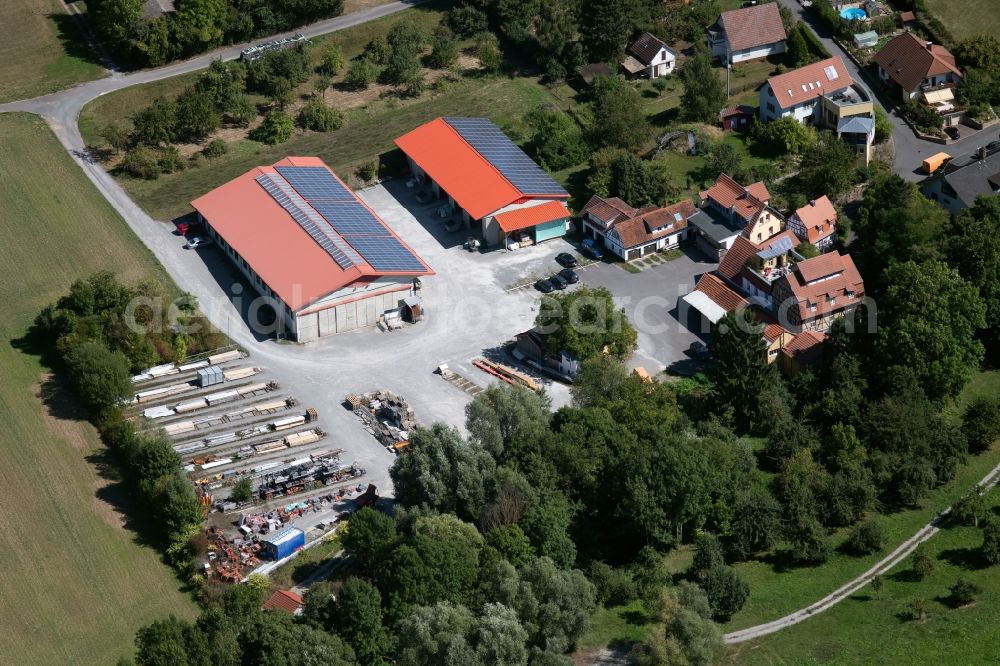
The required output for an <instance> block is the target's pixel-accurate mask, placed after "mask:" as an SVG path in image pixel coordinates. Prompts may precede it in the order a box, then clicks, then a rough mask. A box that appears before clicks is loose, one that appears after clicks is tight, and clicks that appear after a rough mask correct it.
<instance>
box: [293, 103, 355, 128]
mask: <svg viewBox="0 0 1000 666" xmlns="http://www.w3.org/2000/svg"><path fill="white" fill-rule="evenodd" d="M343 124H344V117H343V116H342V115H341V113H340V111H338V110H337V109H334V108H333V107H330V106H327V105H326V104H324V103H323V100H321V99H319V98H315V97H314V98H313V99H311V100H309V101H308V102H306V104H305V106H303V107H302V109H301V110H300V111H299V125H300V126H301V127H303V128H305V129H307V130H312V131H313V132H332V131H334V130H336V129H340V126H341V125H343Z"/></svg>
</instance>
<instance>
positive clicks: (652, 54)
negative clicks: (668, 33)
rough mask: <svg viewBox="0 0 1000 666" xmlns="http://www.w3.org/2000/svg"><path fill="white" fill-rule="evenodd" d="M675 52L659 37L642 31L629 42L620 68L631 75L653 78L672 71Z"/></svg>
mask: <svg viewBox="0 0 1000 666" xmlns="http://www.w3.org/2000/svg"><path fill="white" fill-rule="evenodd" d="M676 64H677V54H676V53H674V51H673V49H671V48H670V47H669V46H667V45H666V43H664V42H663V41H662V40H661V39H658V38H657V37H655V36H653V35H651V34H650V33H648V32H644V33H642V34H641V35H640V36H639V39H637V40H635V41H634V42H632V43H631V44H629V47H628V52H627V53H626V54H625V61H624V62H622V68H624V70H625V71H626V72H628V73H629V74H630V75H631V76H644V77H646V78H647V79H655V78H658V77H661V76H666V75H667V74H671V73H672V72H673V71H674V67H675V66H676Z"/></svg>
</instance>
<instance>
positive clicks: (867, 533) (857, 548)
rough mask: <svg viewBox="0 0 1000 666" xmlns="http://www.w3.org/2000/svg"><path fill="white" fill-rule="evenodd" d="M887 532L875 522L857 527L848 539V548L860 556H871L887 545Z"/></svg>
mask: <svg viewBox="0 0 1000 666" xmlns="http://www.w3.org/2000/svg"><path fill="white" fill-rule="evenodd" d="M885 538H886V537H885V530H883V529H882V526H881V525H879V524H878V523H877V522H875V521H874V520H866V521H865V522H863V523H861V524H859V525H855V527H854V529H852V530H851V534H850V535H849V536H848V537H847V547H848V548H850V549H851V551H853V552H854V553H856V554H858V555H869V554H871V553H874V552H877V551H879V550H881V549H882V546H884V545H885Z"/></svg>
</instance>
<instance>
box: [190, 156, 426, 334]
mask: <svg viewBox="0 0 1000 666" xmlns="http://www.w3.org/2000/svg"><path fill="white" fill-rule="evenodd" d="M191 205H192V206H193V207H194V209H195V210H196V211H197V213H198V219H199V220H200V221H201V222H202V224H204V226H205V229H206V231H207V233H208V235H209V236H210V237H211V238H212V239H213V240H214V241H215V242H216V243H217V244H218V245H219V247H220V248H221V249H222V251H223V252H224V253H225V255H226V256H227V257H228V258H229V260H230V261H231V262H232V263H233V265H234V266H235V267H236V268H237V269H238V270H239V271H240V272H241V273H242V274H243V275H244V276H245V277H246V278H247V279H248V280H249V281H250V283H251V285H253V287H254V289H256V290H257V291H258V293H259V294H260V296H261V297H262V299H263V301H264V302H265V303H267V304H268V305H270V306H271V307H272V308H273V309H274V311H275V314H276V315H277V320H276V322H275V324H274V327H273V330H271V329H270V327H269V329H268V330H267V331H266V332H267V333H275V334H277V335H279V336H282V337H285V336H287V337H291V338H293V339H295V340H298V341H299V342H304V341H307V340H313V339H316V338H319V337H323V336H326V335H331V334H334V333H341V332H344V331H350V330H354V329H357V328H364V327H369V326H375V325H377V323H378V321H379V318H380V317H381V316H382V315H383V313H385V312H386V311H388V310H393V309H396V308H398V307H399V306H400V304H401V302H402V301H403V300H405V299H407V298H410V297H413V296H416V288H417V285H418V284H419V278H420V277H422V276H426V275H433V273H434V272H433V271H432V270H431V269H430V267H429V266H428V265H427V264H426V263H424V261H423V260H422V259H421V258H420V257H419V256H417V254H416V252H414V251H413V250H412V249H411V248H410V247H409V246H408V245H407V244H406V243H405V242H404V241H403V240H402V239H401V238H400V237H399V236H398V235H397V234H396V232H395V231H393V230H392V228H391V227H389V226H388V225H387V224H386V223H385V222H383V221H382V219H381V218H379V216H378V215H377V214H376V213H375V212H374V211H373V210H372V209H371V208H369V207H368V206H367V205H366V204H365V203H364V202H363V201H362V200H361V199H359V198H358V197H357V195H356V194H354V192H352V191H351V190H350V189H349V188H348V187H347V186H346V185H345V184H344V183H343V181H341V180H340V179H339V178H338V177H337V176H336V174H334V173H333V171H331V170H330V168H329V167H328V166H326V164H324V163H323V161H322V160H321V159H319V158H318V157H287V158H285V159H283V160H281V161H280V162H277V163H276V164H274V165H272V166H262V167H257V168H256V169H252V170H250V171H248V172H246V173H245V174H243V175H242V176H239V177H237V178H235V179H233V180H231V181H229V182H228V183H226V184H224V185H220V186H219V187H217V188H215V189H214V190H212V191H211V192H209V193H207V194H205V195H203V196H201V197H199V198H197V199H195V200H194V201H192V202H191Z"/></svg>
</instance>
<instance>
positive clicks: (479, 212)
mask: <svg viewBox="0 0 1000 666" xmlns="http://www.w3.org/2000/svg"><path fill="white" fill-rule="evenodd" d="M395 143H396V145H397V146H398V147H399V149H400V150H402V151H403V153H404V154H405V155H406V159H407V161H408V163H409V167H410V172H411V173H412V174H413V177H414V179H415V180H416V181H417V182H418V183H420V184H423V185H427V186H429V187H430V188H431V190H432V191H433V192H434V194H435V196H439V197H442V198H443V199H445V200H446V202H445V203H444V204H443V205H442V208H443V209H445V212H446V213H448V212H455V213H458V214H459V215H461V217H462V219H463V220H464V222H465V223H466V225H467V226H471V225H473V224H476V225H479V226H481V228H482V234H483V240H485V241H486V244H487V245H499V244H503V245H507V244H508V243H510V242H513V241H519V242H522V243H525V244H529V243H540V242H542V241H545V240H549V239H552V238H559V237H561V236H563V235H565V233H566V229H567V225H568V221H569V210H568V209H567V208H566V203H565V202H566V201H567V200H568V199H569V193H568V192H566V190H564V189H563V188H562V186H560V185H559V184H558V183H556V182H555V181H554V180H552V178H551V177H550V176H549V175H548V174H547V173H545V171H543V170H542V168H541V167H539V166H538V165H537V164H535V162H534V161H532V159H531V158H530V157H528V156H527V155H526V154H525V153H524V151H522V150H521V149H520V148H518V147H517V146H516V145H515V144H514V142H513V141H511V140H510V139H509V138H508V137H507V135H505V134H504V133H503V132H501V131H500V129H499V128H498V127H497V126H496V125H494V124H493V123H492V122H491V121H490V120H489V119H488V118H437V119H436V120H432V121H431V122H429V123H426V124H424V125H421V126H420V127H418V128H416V129H414V130H412V131H410V132H408V133H407V134H404V135H403V136H401V137H399V138H398V139H396V141H395ZM448 209H451V210H450V211H449V210H448Z"/></svg>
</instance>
